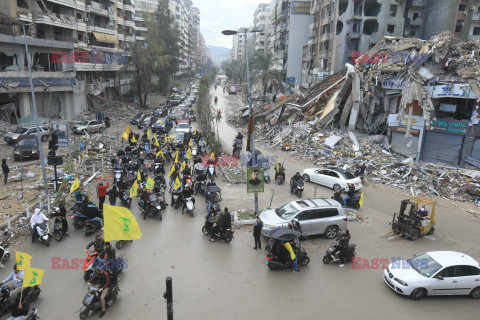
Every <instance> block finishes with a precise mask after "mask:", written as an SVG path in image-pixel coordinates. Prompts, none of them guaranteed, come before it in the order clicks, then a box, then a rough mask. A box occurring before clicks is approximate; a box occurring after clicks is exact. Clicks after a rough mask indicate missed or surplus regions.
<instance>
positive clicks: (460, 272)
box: [455, 266, 480, 277]
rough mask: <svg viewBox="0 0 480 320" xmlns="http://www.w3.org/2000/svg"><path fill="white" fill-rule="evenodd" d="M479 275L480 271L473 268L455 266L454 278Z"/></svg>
mask: <svg viewBox="0 0 480 320" xmlns="http://www.w3.org/2000/svg"><path fill="white" fill-rule="evenodd" d="M478 275H480V269H478V268H476V267H473V266H457V271H456V272H455V276H457V277H470V276H478Z"/></svg>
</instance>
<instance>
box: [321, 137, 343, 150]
mask: <svg viewBox="0 0 480 320" xmlns="http://www.w3.org/2000/svg"><path fill="white" fill-rule="evenodd" d="M340 140H342V137H340V136H330V137H328V138H327V139H325V145H326V146H327V147H329V148H330V149H333V148H334V147H335V145H336V144H337V142H338V141H340Z"/></svg>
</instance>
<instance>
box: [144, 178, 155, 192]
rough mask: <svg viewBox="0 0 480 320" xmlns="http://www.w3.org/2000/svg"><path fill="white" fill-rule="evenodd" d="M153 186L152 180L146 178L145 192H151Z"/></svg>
mask: <svg viewBox="0 0 480 320" xmlns="http://www.w3.org/2000/svg"><path fill="white" fill-rule="evenodd" d="M154 184H155V181H153V179H152V178H150V177H148V178H147V184H146V185H145V188H147V190H151V189H152V188H153V185H154Z"/></svg>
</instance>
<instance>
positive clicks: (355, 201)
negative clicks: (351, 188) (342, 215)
mask: <svg viewBox="0 0 480 320" xmlns="http://www.w3.org/2000/svg"><path fill="white" fill-rule="evenodd" d="M332 199H333V200H335V201H337V202H338V203H340V204H341V205H342V207H343V206H344V205H343V197H342V196H341V195H340V194H339V193H337V192H335V193H334V194H333V196H332ZM346 203H347V207H348V208H354V209H359V208H360V197H352V198H348V199H347V201H346Z"/></svg>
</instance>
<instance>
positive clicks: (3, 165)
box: [2, 162, 10, 173]
mask: <svg viewBox="0 0 480 320" xmlns="http://www.w3.org/2000/svg"><path fill="white" fill-rule="evenodd" d="M2 171H3V173H9V172H10V168H9V167H8V165H7V163H6V162H2Z"/></svg>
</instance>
